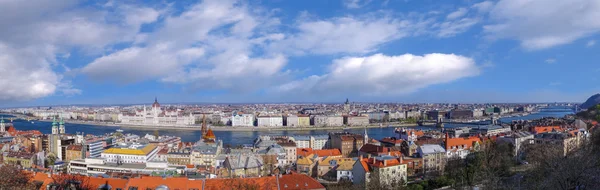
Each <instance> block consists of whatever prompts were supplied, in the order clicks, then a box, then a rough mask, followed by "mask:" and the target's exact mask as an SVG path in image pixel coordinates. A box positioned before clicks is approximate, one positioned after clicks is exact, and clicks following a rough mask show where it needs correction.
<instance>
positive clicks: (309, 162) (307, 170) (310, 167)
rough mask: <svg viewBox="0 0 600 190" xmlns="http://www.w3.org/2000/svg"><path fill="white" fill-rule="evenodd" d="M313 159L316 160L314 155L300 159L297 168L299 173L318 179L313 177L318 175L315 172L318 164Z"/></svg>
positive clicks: (297, 161)
mask: <svg viewBox="0 0 600 190" xmlns="http://www.w3.org/2000/svg"><path fill="white" fill-rule="evenodd" d="M313 158H315V155H314V154H310V155H308V156H301V157H300V158H298V160H296V168H297V171H298V173H301V174H305V175H308V176H311V177H316V176H313V175H314V174H316V172H314V170H315V165H316V162H315V161H314V160H313Z"/></svg>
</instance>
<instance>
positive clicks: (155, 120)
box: [119, 98, 196, 126]
mask: <svg viewBox="0 0 600 190" xmlns="http://www.w3.org/2000/svg"><path fill="white" fill-rule="evenodd" d="M119 120H120V121H121V123H122V124H129V125H153V126H161V125H163V126H184V125H193V124H194V123H195V122H196V119H195V118H194V116H193V115H192V113H189V114H187V115H186V114H184V112H183V110H174V109H173V110H170V109H162V108H161V107H160V104H159V103H158V99H156V98H155V99H154V103H153V104H152V107H151V108H150V109H147V108H146V105H144V107H143V109H141V110H140V109H136V110H135V113H121V114H119Z"/></svg>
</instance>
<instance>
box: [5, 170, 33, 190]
mask: <svg viewBox="0 0 600 190" xmlns="http://www.w3.org/2000/svg"><path fill="white" fill-rule="evenodd" d="M31 178H32V176H31V175H30V174H28V173H25V172H23V171H22V170H19V168H17V167H14V166H10V165H5V166H2V167H0V189H33V188H35V185H34V184H33V183H30V181H31Z"/></svg>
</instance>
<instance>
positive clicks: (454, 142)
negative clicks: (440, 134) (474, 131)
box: [445, 134, 481, 151]
mask: <svg viewBox="0 0 600 190" xmlns="http://www.w3.org/2000/svg"><path fill="white" fill-rule="evenodd" d="M475 143H481V139H479V137H475V136H471V137H466V138H460V137H459V138H448V135H447V134H446V143H445V144H446V151H447V150H450V149H451V148H450V147H453V146H464V149H471V148H472V147H473V145H474V144H475Z"/></svg>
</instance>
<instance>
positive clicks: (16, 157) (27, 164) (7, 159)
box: [4, 152, 35, 168]
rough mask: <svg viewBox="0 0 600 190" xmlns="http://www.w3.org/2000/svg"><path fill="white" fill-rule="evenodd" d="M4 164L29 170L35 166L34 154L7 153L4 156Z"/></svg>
mask: <svg viewBox="0 0 600 190" xmlns="http://www.w3.org/2000/svg"><path fill="white" fill-rule="evenodd" d="M4 163H5V164H9V165H15V166H22V167H23V168H31V166H32V165H34V164H35V154H33V153H28V152H9V153H8V154H6V156H4Z"/></svg>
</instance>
